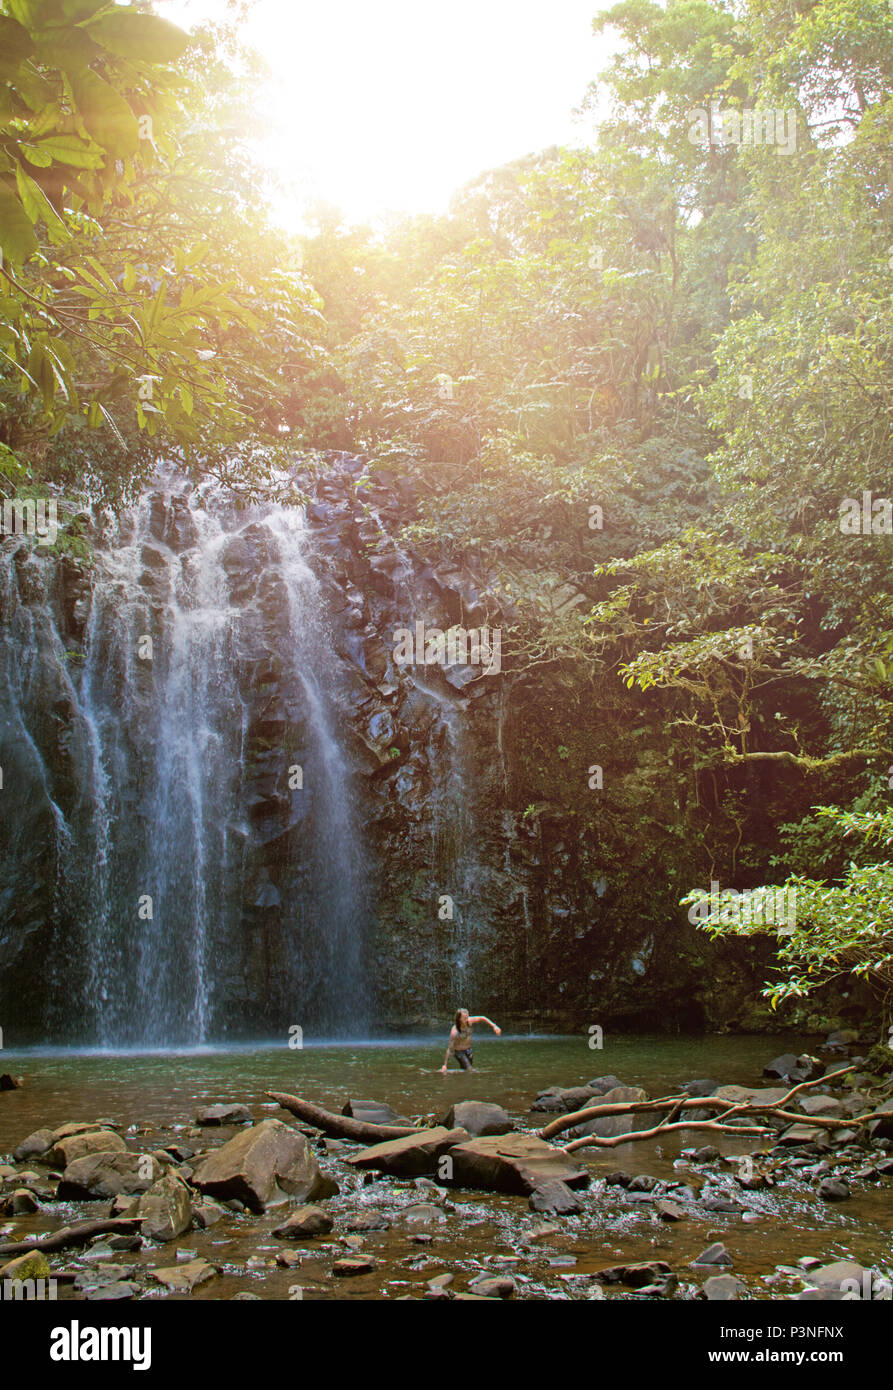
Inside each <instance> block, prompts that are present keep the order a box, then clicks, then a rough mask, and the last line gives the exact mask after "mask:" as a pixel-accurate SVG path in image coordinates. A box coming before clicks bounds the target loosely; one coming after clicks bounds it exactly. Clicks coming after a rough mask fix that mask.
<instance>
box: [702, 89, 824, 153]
mask: <svg viewBox="0 0 893 1390" xmlns="http://www.w3.org/2000/svg"><path fill="white" fill-rule="evenodd" d="M687 116H688V119H689V121H690V122H691V124H690V125H689V127H688V138H689V140H690V141H691V143H692V144H693V145H723V146H725V145H774V146H775V148H776V149H777V151H778V153H779V154H793V153H794V151H795V150H796V148H797V112H796V111H791V110H787V111H773V110H769V109H768V108H764V107H756V108H754V109H752V110H748V111H738V110H736V109H735V108H734V107H728V108H726V110H722V109H721V107H720V104H719V102H718V101H711V103H710V107H709V109H708V108H706V107H704V106H696V107H693V108H692V110H690V111H689V112H687Z"/></svg>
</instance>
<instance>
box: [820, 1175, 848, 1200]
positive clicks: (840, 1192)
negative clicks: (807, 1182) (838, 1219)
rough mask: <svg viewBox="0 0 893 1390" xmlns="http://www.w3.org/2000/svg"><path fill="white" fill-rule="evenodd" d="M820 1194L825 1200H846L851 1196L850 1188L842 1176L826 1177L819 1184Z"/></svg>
mask: <svg viewBox="0 0 893 1390" xmlns="http://www.w3.org/2000/svg"><path fill="white" fill-rule="evenodd" d="M819 1196H820V1197H821V1198H822V1200H823V1201H825V1202H845V1201H846V1200H847V1198H848V1197H849V1196H850V1189H849V1188H848V1187H847V1185H846V1183H845V1182H841V1180H840V1178H825V1180H824V1182H822V1183H820V1184H819Z"/></svg>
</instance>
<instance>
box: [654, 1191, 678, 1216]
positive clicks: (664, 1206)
mask: <svg viewBox="0 0 893 1390" xmlns="http://www.w3.org/2000/svg"><path fill="white" fill-rule="evenodd" d="M654 1211H655V1215H657V1216H658V1217H659V1218H660V1220H661V1221H684V1220H685V1212H684V1211H683V1210H682V1208H681V1207H680V1206H678V1205H677V1204H676V1202H670V1201H667V1200H666V1199H665V1198H663V1197H662V1198H660V1200H659V1201H657V1202H655V1204H654Z"/></svg>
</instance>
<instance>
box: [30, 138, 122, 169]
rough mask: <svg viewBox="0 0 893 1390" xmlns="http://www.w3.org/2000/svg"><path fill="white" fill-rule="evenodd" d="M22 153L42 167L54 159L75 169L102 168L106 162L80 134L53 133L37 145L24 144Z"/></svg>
mask: <svg viewBox="0 0 893 1390" xmlns="http://www.w3.org/2000/svg"><path fill="white" fill-rule="evenodd" d="M22 153H23V154H24V155H25V158H26V159H27V160H28V161H29V162H30V163H31V164H36V165H37V166H38V167H41V168H46V167H47V165H48V164H50V163H51V162H52V161H53V160H54V159H55V160H57V161H58V163H59V164H70V165H71V166H72V167H73V168H75V169H101V168H102V165H103V163H104V161H103V158H102V154H101V152H100V151H99V150H96V149H92V148H91V147H90V146H89V145H88V144H86V142H85V141H84V140H82V139H81V137H80V136H79V135H51V136H49V137H48V138H47V139H46V140H41V141H39V142H38V143H37V144H36V145H23V146H22Z"/></svg>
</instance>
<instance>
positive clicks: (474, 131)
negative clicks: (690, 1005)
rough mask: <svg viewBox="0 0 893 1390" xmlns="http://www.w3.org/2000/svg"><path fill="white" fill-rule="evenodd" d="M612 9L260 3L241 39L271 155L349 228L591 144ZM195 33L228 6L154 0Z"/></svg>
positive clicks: (297, 0)
mask: <svg viewBox="0 0 893 1390" xmlns="http://www.w3.org/2000/svg"><path fill="white" fill-rule="evenodd" d="M608 3H609V0H446V2H445V3H435V0H257V4H256V6H255V8H254V10H253V12H252V14H251V16H250V18H249V19H248V21H247V22H246V24H245V26H244V35H245V39H246V42H248V43H250V44H251V45H252V46H253V47H254V48H256V49H258V50H259V51H260V52H261V53H262V54H263V55H264V57H265V58H266V60H267V62H268V63H269V64H270V67H271V69H272V72H273V81H272V83H271V84H270V87H269V90H267V91H266V92H265V93H264V98H263V101H264V107H265V114H266V116H267V119H268V121H269V126H270V134H269V137H268V139H267V140H266V141H265V145H264V149H263V151H262V156H263V159H264V161H265V162H269V163H270V165H271V166H273V167H275V168H277V169H278V171H279V173H280V175H281V176H282V177H283V178H284V179H286V180H290V181H291V182H292V183H293V185H294V191H293V194H292V196H289V197H283V199H282V200H281V202H280V206H279V216H280V217H281V219H282V220H283V221H284V222H285V223H286V225H290V226H292V227H295V228H298V227H299V225H300V209H301V206H302V203H303V201H304V200H306V199H310V198H323V199H325V200H326V201H328V202H332V203H335V204H337V205H338V206H339V207H340V208H342V209H343V211H344V212H345V214H346V215H347V216H348V218H349V219H350V220H356V221H360V220H367V219H375V218H377V217H378V216H380V215H382V214H385V213H387V212H389V211H395V212H404V211H405V212H427V211H430V212H439V211H443V210H445V208H446V206H447V204H448V202H449V199H450V196H451V194H452V193H453V192H455V190H456V189H457V188H459V187H461V186H462V184H464V183H467V182H468V181H469V179H472V178H474V177H475V176H476V175H477V174H479V173H481V172H482V171H483V170H485V169H490V168H493V167H495V166H497V165H499V164H504V163H506V162H507V161H508V160H511V159H514V158H517V157H518V156H519V155H524V154H528V153H530V152H531V151H532V150H537V149H542V148H544V147H546V146H548V145H552V144H557V143H565V144H571V143H572V144H580V143H582V142H584V141H585V140H587V139H589V138H590V136H591V122H589V121H587V123H585V124H581V123H580V122H579V121H575V120H574V118H573V109H574V107H575V106H577V105H578V104H579V102H580V101H581V100H582V98H583V95H584V93H585V91H586V88H587V85H588V83H589V82H590V81H593V80H594V79H595V78H596V77H597V76H598V74H599V72H600V71H601V70H602V69H603V68H604V67H605V66H606V64H607V61H608V58H609V56H610V51H611V46H612V40H611V38H610V36H599V37H598V38H596V37H595V36H594V35H593V33H592V28H591V21H592V17H593V15H594V14H595V13H596V12H597V11H598V9H599V8H600V7H605V8H607V6H608ZM156 8H157V11H158V12H159V13H161V14H163V15H165V16H166V17H167V18H169V19H171V20H173V21H174V22H175V23H178V24H181V25H183V27H184V28H189V27H190V25H191V24H195V23H197V22H199V21H200V20H201V19H203V18H205V17H208V16H210V17H215V18H219V19H223V18H225V16H226V13H227V6H226V3H225V0H156Z"/></svg>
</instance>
